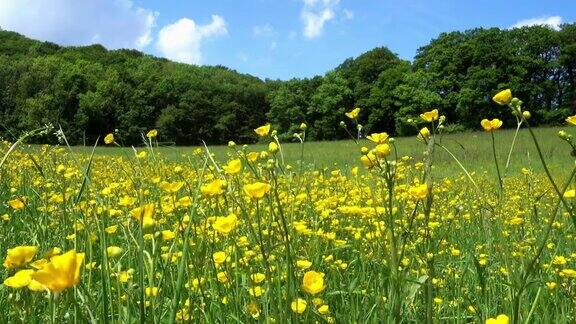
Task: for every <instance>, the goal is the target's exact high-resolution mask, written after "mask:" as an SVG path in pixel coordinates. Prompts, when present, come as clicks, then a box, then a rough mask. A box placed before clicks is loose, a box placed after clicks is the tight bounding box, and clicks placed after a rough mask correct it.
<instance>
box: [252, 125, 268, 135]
mask: <svg viewBox="0 0 576 324" xmlns="http://www.w3.org/2000/svg"><path fill="white" fill-rule="evenodd" d="M254 132H255V133H256V134H258V136H260V137H264V136H268V133H270V124H266V125H264V126H260V127H258V128H256V129H255V130H254Z"/></svg>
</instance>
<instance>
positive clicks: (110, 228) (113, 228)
mask: <svg viewBox="0 0 576 324" xmlns="http://www.w3.org/2000/svg"><path fill="white" fill-rule="evenodd" d="M117 230H118V225H112V226H108V227H106V228H105V229H104V231H105V232H106V233H108V234H114V233H116V231H117Z"/></svg>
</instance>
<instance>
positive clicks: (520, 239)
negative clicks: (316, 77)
mask: <svg viewBox="0 0 576 324" xmlns="http://www.w3.org/2000/svg"><path fill="white" fill-rule="evenodd" d="M493 99H494V101H495V102H496V103H497V104H500V105H501V109H508V110H509V111H510V113H512V114H514V116H515V117H516V120H517V122H518V124H517V125H518V127H517V129H516V131H511V132H509V133H507V134H508V135H510V136H508V135H507V136H506V139H507V140H506V141H501V140H499V136H500V133H501V132H503V131H501V130H499V128H500V127H501V126H502V122H501V121H499V120H498V119H492V120H488V119H486V120H483V121H482V123H481V125H479V128H481V129H483V130H484V131H485V133H484V134H482V135H484V136H482V143H481V144H478V145H479V146H481V145H485V146H486V147H488V148H489V149H488V150H486V151H485V154H483V156H478V155H474V152H473V148H467V149H468V150H466V151H465V152H466V155H471V156H472V158H470V157H468V158H466V157H465V156H463V155H464V154H462V151H456V150H455V149H454V147H452V146H450V145H447V144H446V143H445V141H443V138H444V135H443V134H442V131H443V126H444V123H445V122H446V119H445V118H444V117H443V116H441V112H439V111H437V110H431V111H427V112H423V113H422V115H420V117H419V119H418V120H416V119H415V120H413V121H412V123H413V124H414V126H415V127H418V129H419V132H418V133H419V135H418V136H417V138H416V139H411V140H407V139H398V140H396V139H393V138H390V137H389V136H388V135H387V134H386V133H384V132H382V133H372V134H369V135H368V136H367V139H365V140H360V141H359V140H358V138H357V137H358V136H357V135H354V134H352V133H353V132H352V131H351V136H352V137H353V138H354V141H350V142H346V144H345V147H346V148H349V149H347V150H344V151H343V152H342V151H340V152H334V154H335V155H344V156H347V157H350V159H351V161H353V162H352V163H351V165H346V164H339V165H338V166H333V165H331V164H330V163H325V164H324V166H319V164H318V163H315V164H312V163H310V158H309V157H310V156H311V155H312V156H314V155H316V156H318V154H322V155H328V157H322V160H323V161H330V157H329V155H330V153H329V152H327V151H323V152H320V153H319V152H315V151H314V145H323V144H314V143H306V131H307V126H306V125H305V124H302V125H300V133H298V134H295V138H296V139H297V140H298V142H299V144H290V145H285V144H283V143H282V142H281V141H279V140H278V137H277V136H276V135H275V132H274V130H273V129H272V127H271V126H270V125H265V126H261V127H258V128H256V129H255V136H259V137H260V138H261V141H262V142H263V143H266V145H265V146H264V147H263V146H262V145H260V146H254V147H252V146H240V145H236V144H235V143H230V144H229V145H228V147H227V148H225V149H222V148H221V149H219V150H220V153H219V154H218V155H217V156H214V154H212V152H211V150H210V148H209V147H204V148H197V149H195V150H193V151H192V150H189V151H187V152H186V151H183V152H182V154H183V155H181V154H180V153H178V154H177V155H178V157H177V158H174V157H168V156H167V155H168V154H167V152H169V151H168V150H166V149H163V148H161V147H159V145H158V142H157V141H156V139H157V135H158V134H157V132H156V131H155V130H152V131H150V132H149V133H148V134H145V135H144V136H143V138H144V139H145V142H146V143H147V145H146V146H145V147H143V148H139V149H134V150H132V149H131V148H118V149H110V150H109V151H108V152H107V153H109V154H107V153H106V151H103V150H102V149H98V150H92V151H91V150H90V149H88V150H87V151H86V153H82V152H81V151H80V150H79V149H77V148H71V147H69V146H66V145H62V146H47V145H46V146H41V147H29V146H26V145H24V144H23V143H22V142H23V140H25V139H24V138H22V139H21V140H22V141H17V142H15V143H8V142H4V143H2V144H1V145H0V158H1V160H0V177H1V181H0V224H1V225H0V236H1V237H2V240H0V253H2V256H3V259H4V261H3V266H2V269H1V270H0V276H1V278H2V281H3V285H2V286H0V322H2V323H34V322H38V323H56V322H58V323H60V322H78V323H85V322H92V323H96V322H98V323H99V322H102V323H132V322H140V323H172V322H206V323H213V322H217V323H221V322H226V323H237V322H238V323H244V322H264V323H291V322H307V323H315V322H317V323H325V322H327V323H364V322H370V323H401V322H402V323H424V322H426V323H433V322H435V323H438V322H451V323H472V322H477V323H508V322H513V323H533V322H537V323H567V322H574V321H576V316H575V315H574V314H576V304H575V302H576V286H575V280H576V264H575V262H576V243H574V233H575V231H576V227H575V225H576V215H575V211H574V210H573V199H574V197H575V196H576V190H575V187H576V186H575V185H574V175H575V174H576V166H575V164H574V157H573V152H574V146H573V143H572V136H571V135H570V133H571V132H572V131H571V130H570V128H569V125H570V124H571V125H575V124H576V116H572V117H568V118H567V123H568V125H567V126H566V127H563V128H561V129H560V131H559V132H558V136H550V135H551V134H552V131H551V130H546V132H544V133H542V132H540V131H538V130H533V129H531V128H530V127H529V120H530V113H529V112H528V111H526V110H525V109H524V108H523V107H522V102H521V101H520V100H518V99H516V98H512V94H511V93H510V91H509V90H508V91H502V92H500V93H499V94H497V95H496V96H495V97H494V98H493ZM346 116H347V117H346V118H348V120H347V122H348V124H353V125H354V126H355V127H351V128H352V129H354V131H356V129H360V128H359V127H356V124H357V122H358V120H357V116H358V112H357V111H356V112H355V110H353V111H350V112H348V113H347V114H346ZM487 117H490V116H487ZM509 126H510V125H509ZM344 127H346V125H344ZM519 130H520V131H519ZM553 132H554V133H556V130H553ZM60 135H61V136H63V135H62V134H60ZM542 135H544V136H542ZM463 136H476V135H470V134H468V135H463ZM103 141H104V142H105V143H106V144H108V145H111V146H120V144H118V143H119V142H120V139H118V138H115V137H114V134H108V135H107V136H105V137H104V138H103ZM408 141H410V142H408ZM470 141H471V142H474V141H478V139H471V140H470ZM356 142H357V143H356ZM97 144H98V145H100V144H102V140H101V141H100V142H99V143H97ZM408 144H409V145H410V147H409V148H407V147H402V145H406V146H407V145H408ZM552 146H553V148H554V150H555V151H554V152H556V153H555V154H556V155H557V156H556V157H553V158H552V160H553V161H552V162H551V161H550V160H551V158H550V156H549V152H550V149H552ZM284 147H290V149H289V150H284ZM311 148H312V150H310V149H311ZM528 149H529V150H530V151H529V152H530V153H529V154H527V150H528ZM334 150H341V147H340V148H336V149H334ZM288 151H290V152H288ZM94 152H97V153H94ZM102 152H105V153H102ZM403 152H404V153H403ZM408 153H409V154H408ZM571 154H572V155H571ZM559 156H560V157H559ZM474 160H476V163H472V164H473V166H472V169H471V168H470V166H469V165H468V164H470V163H468V162H474ZM478 161H481V162H478ZM316 162H318V161H316ZM484 171H485V172H484Z"/></svg>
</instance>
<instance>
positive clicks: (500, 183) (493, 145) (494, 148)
mask: <svg viewBox="0 0 576 324" xmlns="http://www.w3.org/2000/svg"><path fill="white" fill-rule="evenodd" d="M490 135H491V137H492V155H494V164H495V165H496V174H497V175H498V185H499V186H500V193H502V191H504V184H503V183H502V176H501V175H500V167H499V166H498V157H497V156H496V142H495V141H494V132H490Z"/></svg>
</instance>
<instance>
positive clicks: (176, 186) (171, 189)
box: [160, 181, 184, 194]
mask: <svg viewBox="0 0 576 324" xmlns="http://www.w3.org/2000/svg"><path fill="white" fill-rule="evenodd" d="M160 186H161V187H162V189H163V190H164V191H165V192H166V193H169V194H175V193H177V192H178V191H179V190H180V189H182V187H183V186H184V182H182V181H177V182H166V181H164V182H162V183H161V184H160Z"/></svg>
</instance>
